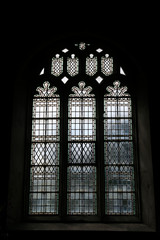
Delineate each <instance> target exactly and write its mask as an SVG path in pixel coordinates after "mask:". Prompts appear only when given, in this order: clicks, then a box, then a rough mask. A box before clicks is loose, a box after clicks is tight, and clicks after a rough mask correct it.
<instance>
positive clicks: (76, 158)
mask: <svg viewBox="0 0 160 240" xmlns="http://www.w3.org/2000/svg"><path fill="white" fill-rule="evenodd" d="M68 162H69V163H72V164H74V163H75V164H76V163H77V164H78V163H82V164H83V163H87V164H89V163H95V143H90V142H87V143H84V142H83V143H75V142H74V143H69V144H68Z"/></svg>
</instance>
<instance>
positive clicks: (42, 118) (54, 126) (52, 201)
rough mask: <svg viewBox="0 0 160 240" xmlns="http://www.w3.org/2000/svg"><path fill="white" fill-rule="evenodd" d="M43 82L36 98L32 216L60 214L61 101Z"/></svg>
mask: <svg viewBox="0 0 160 240" xmlns="http://www.w3.org/2000/svg"><path fill="white" fill-rule="evenodd" d="M49 86H50V84H49V82H44V84H43V88H41V87H38V88H37V91H38V92H39V94H36V95H34V99H33V112H32V144H31V167H30V193H29V214H43V215H44V214H58V208H59V148H60V145H59V141H60V129H59V126H60V99H59V95H57V94H55V92H56V90H57V89H56V88H55V87H53V88H49Z"/></svg>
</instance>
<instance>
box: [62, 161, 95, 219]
mask: <svg viewBox="0 0 160 240" xmlns="http://www.w3.org/2000/svg"><path fill="white" fill-rule="evenodd" d="M96 198H97V197H96V168H95V167H92V166H81V165H80V166H71V167H69V168H68V195H67V200H68V214H71V215H93V214H96V213H97V203H96Z"/></svg>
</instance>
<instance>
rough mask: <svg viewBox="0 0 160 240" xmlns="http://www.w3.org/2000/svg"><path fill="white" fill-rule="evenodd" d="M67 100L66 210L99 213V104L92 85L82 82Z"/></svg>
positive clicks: (71, 212)
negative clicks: (97, 179) (97, 164)
mask: <svg viewBox="0 0 160 240" xmlns="http://www.w3.org/2000/svg"><path fill="white" fill-rule="evenodd" d="M78 85H79V87H73V88H72V91H73V92H74V93H73V94H70V96H69V104H68V168H67V182H68V184H67V186H68V188H67V205H68V209H67V213H68V214H69V215H94V214H96V213H97V184H96V171H97V170H96V157H95V144H96V109H95V108H96V106H95V98H94V94H90V92H91V91H92V88H91V87H90V86H89V87H85V82H79V84H78Z"/></svg>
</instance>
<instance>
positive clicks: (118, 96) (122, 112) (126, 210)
mask: <svg viewBox="0 0 160 240" xmlns="http://www.w3.org/2000/svg"><path fill="white" fill-rule="evenodd" d="M106 90H107V91H108V92H109V93H107V94H106V95H105V97H104V164H105V213H106V214H108V215H135V213H136V207H135V204H136V203H135V182H134V159H133V133H132V108H131V98H130V95H129V94H128V93H126V92H127V87H120V82H119V81H115V82H113V87H112V86H108V87H107V89H106Z"/></svg>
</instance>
